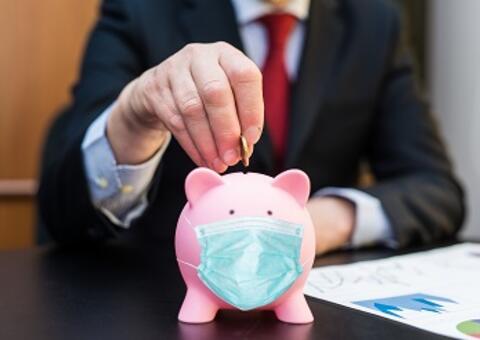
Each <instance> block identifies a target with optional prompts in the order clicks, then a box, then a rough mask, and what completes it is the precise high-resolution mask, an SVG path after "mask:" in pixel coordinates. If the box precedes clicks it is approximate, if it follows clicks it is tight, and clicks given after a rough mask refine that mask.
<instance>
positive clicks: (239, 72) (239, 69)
mask: <svg viewBox="0 0 480 340" xmlns="http://www.w3.org/2000/svg"><path fill="white" fill-rule="evenodd" d="M232 78H233V80H234V81H235V82H236V83H261V82H262V72H260V70H259V69H258V67H256V66H255V65H250V64H246V65H238V66H236V67H235V68H234V69H233V70H232Z"/></svg>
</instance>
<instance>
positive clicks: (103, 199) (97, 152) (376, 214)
mask: <svg viewBox="0 0 480 340" xmlns="http://www.w3.org/2000/svg"><path fill="white" fill-rule="evenodd" d="M231 1H232V3H233V6H234V9H235V13H236V17H237V22H238V26H239V30H240V35H241V38H242V41H243V45H244V47H245V53H246V54H247V55H248V56H249V57H250V58H251V59H252V60H253V61H254V62H255V63H256V64H257V66H259V68H261V67H262V66H263V63H264V61H265V58H266V55H267V49H268V41H267V39H268V37H267V34H266V30H265V28H264V26H263V25H262V24H261V23H259V22H257V21H256V19H258V18H260V17H261V16H263V15H265V14H269V13H272V12H274V11H276V10H277V9H276V8H275V6H273V5H271V4H269V3H268V2H265V1H259V0H231ZM309 6H310V0H291V1H290V2H288V3H287V5H286V7H284V8H283V9H282V11H283V12H287V13H290V14H292V15H294V16H295V17H296V18H298V22H297V24H296V27H295V28H294V29H293V31H292V33H291V35H290V37H289V41H288V44H287V52H286V55H285V62H286V67H287V73H288V75H289V77H290V79H291V80H294V79H295V78H296V76H297V70H298V66H299V62H300V54H301V51H302V47H303V42H304V38H305V20H306V18H307V17H308V10H309ZM110 110H111V107H110V108H108V109H107V110H105V112H104V113H103V114H101V115H100V116H99V117H98V118H97V119H96V120H95V121H94V122H93V123H92V125H91V126H90V127H89V129H88V131H87V133H86V135H85V138H84V140H83V143H82V150H83V156H84V163H85V170H86V174H87V179H88V185H89V188H90V195H91V199H92V202H93V204H94V206H95V207H96V208H97V209H99V210H100V211H102V212H103V213H104V214H105V215H106V216H107V217H108V218H109V219H110V220H111V221H112V222H113V223H115V224H116V225H118V226H119V227H123V228H128V227H129V226H130V224H131V222H132V221H133V220H134V219H135V218H137V217H139V216H140V215H141V214H142V213H143V211H144V210H145V209H146V207H147V206H148V200H147V192H148V189H149V186H150V183H151V181H152V178H153V176H154V173H155V170H156V168H157V166H158V164H159V162H160V161H161V158H162V156H163V154H164V152H165V150H166V148H167V147H168V144H169V142H170V136H169V137H168V139H167V141H166V142H165V143H164V145H163V147H162V148H161V149H160V150H158V152H157V153H156V154H155V155H154V156H153V157H152V158H151V159H150V160H148V161H147V162H145V163H143V164H140V165H120V164H117V162H116V161H115V157H114V155H113V152H112V150H111V147H110V144H109V142H108V138H107V136H106V133H105V131H106V122H107V118H108V115H109V112H110ZM315 196H338V197H342V198H345V199H348V200H349V201H351V202H352V203H354V204H355V207H356V209H355V211H356V216H355V218H356V219H355V227H354V230H353V234H352V239H351V242H350V245H351V246H354V247H359V246H365V245H370V244H374V243H383V244H385V245H387V246H392V247H393V246H395V241H394V239H393V236H392V230H391V226H390V223H389V220H388V218H387V216H386V215H385V212H384V210H383V208H382V205H381V202H380V201H379V200H378V199H377V198H375V197H373V196H371V195H368V194H366V193H364V192H362V191H359V190H356V189H352V188H333V187H330V188H325V189H322V190H320V191H318V192H316V193H315Z"/></svg>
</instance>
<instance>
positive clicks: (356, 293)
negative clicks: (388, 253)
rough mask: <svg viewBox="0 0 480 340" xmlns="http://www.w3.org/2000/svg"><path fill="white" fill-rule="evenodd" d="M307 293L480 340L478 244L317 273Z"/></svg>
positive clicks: (428, 329) (462, 337)
mask: <svg viewBox="0 0 480 340" xmlns="http://www.w3.org/2000/svg"><path fill="white" fill-rule="evenodd" d="M305 294H306V295H309V296H312V297H315V298H318V299H322V300H327V301H330V302H334V303H338V304H341V305H344V306H347V307H350V308H354V309H358V310H361V311H364V312H368V313H372V314H376V315H379V316H382V317H385V318H388V319H391V320H395V321H398V322H402V323H406V324H408V325H411V326H415V327H418V328H422V329H425V330H427V331H430V332H434V333H438V334H443V335H446V336H451V337H454V338H460V339H475V338H478V339H480V244H472V243H463V244H459V245H454V246H450V247H444V248H439V249H435V250H431V251H426V252H421V253H414V254H409V255H402V256H395V257H391V258H387V259H382V260H374V261H364V262H358V263H353V264H348V265H339V266H328V267H321V268H314V269H313V270H312V271H311V272H310V276H309V278H308V281H307V284H306V286H305Z"/></svg>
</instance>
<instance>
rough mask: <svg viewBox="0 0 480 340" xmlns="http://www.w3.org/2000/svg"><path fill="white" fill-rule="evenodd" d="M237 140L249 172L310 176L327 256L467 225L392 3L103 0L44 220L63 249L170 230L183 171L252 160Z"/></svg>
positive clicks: (51, 176)
mask: <svg viewBox="0 0 480 340" xmlns="http://www.w3.org/2000/svg"><path fill="white" fill-rule="evenodd" d="M262 75H263V80H262ZM264 109H265V114H264ZM264 125H265V128H264ZM262 131H263V132H262ZM240 134H243V135H244V136H245V137H246V139H247V142H248V144H249V146H250V148H251V149H254V152H253V153H252V155H251V160H250V163H251V166H250V168H249V169H248V170H249V171H254V172H260V173H265V174H268V175H275V174H276V173H278V172H279V171H280V170H281V169H286V168H294V167H295V168H300V169H302V170H304V171H305V172H307V174H308V175H309V176H310V179H311V183H312V197H311V198H310V200H309V203H308V210H309V211H310V213H311V215H312V219H313V222H314V225H315V229H316V244H317V252H318V253H322V252H325V251H328V250H332V249H336V248H339V247H343V246H354V247H357V246H364V245H370V244H383V245H386V246H390V247H402V246H406V245H409V244H413V243H420V242H424V243H426V242H431V241H434V240H438V239H441V238H446V237H450V236H452V235H453V234H454V233H455V232H456V231H457V230H458V229H459V227H460V226H461V223H462V220H463V217H464V203H463V194H462V190H461V188H460V186H459V185H458V183H457V181H456V180H455V178H454V176H453V174H452V169H451V165H450V162H449V160H448V158H447V156H446V152H445V148H444V146H443V144H442V142H441V139H440V137H439V134H438V131H437V129H436V127H435V124H434V122H433V120H432V117H431V115H430V114H429V111H428V107H427V105H426V104H425V102H424V101H423V100H422V99H421V98H420V96H419V95H418V93H417V92H416V89H415V82H414V72H413V68H412V63H411V61H410V59H409V56H408V53H407V51H406V49H405V46H404V45H403V41H402V30H401V25H400V19H399V15H398V13H397V11H396V10H395V9H394V7H393V6H392V4H390V3H389V2H388V1H382V0H365V1H356V0H330V1H327V0H312V1H309V0H284V1H278V0H277V1H273V0H270V1H261V0H231V1H226V0H183V1H174V0H162V1H159V0H145V1H130V0H105V1H104V2H103V4H102V10H101V15H100V19H99V21H98V23H97V25H96V27H95V29H94V30H93V32H92V34H91V37H90V40H89V42H88V45H87V48H86V53H85V57H84V61H83V66H82V70H81V73H80V79H79V81H78V84H77V85H76V87H75V89H74V100H73V103H72V104H71V105H70V107H69V108H68V109H67V110H66V111H65V112H63V113H62V114H61V115H60V116H59V117H58V119H57V120H56V121H55V123H54V124H53V126H52V128H51V130H50V133H49V136H48V139H47V143H46V146H45V152H44V158H43V164H42V175H41V186H40V190H39V206H40V216H41V218H42V220H43V222H44V223H45V225H46V226H47V227H48V228H49V230H50V232H51V235H52V236H53V237H54V238H55V239H56V240H57V241H58V242H63V243H70V242H83V241H102V240H105V239H108V238H111V237H119V238H121V237H127V238H134V239H139V240H141V241H142V242H146V241H148V240H158V239H167V240H173V234H174V230H175V225H176V220H177V217H178V215H179V213H180V210H181V208H182V206H183V205H184V203H185V196H184V191H183V183H184V180H185V177H186V175H187V174H188V173H189V172H190V171H191V170H192V169H193V168H194V167H196V166H207V167H210V168H212V169H214V170H215V171H218V172H225V171H238V170H239V169H241V167H239V165H238V162H239V160H240V150H239V147H238V141H239V136H240ZM362 161H367V162H368V163H369V164H370V167H371V169H372V172H373V175H374V176H375V179H376V181H375V183H373V184H371V185H370V186H368V187H358V175H359V165H360V164H361V162H362Z"/></svg>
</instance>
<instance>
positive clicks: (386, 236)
mask: <svg viewBox="0 0 480 340" xmlns="http://www.w3.org/2000/svg"><path fill="white" fill-rule="evenodd" d="M315 196H337V197H341V198H344V199H347V200H349V201H350V202H352V203H353V204H355V207H356V209H355V211H356V213H355V225H354V229H353V232H352V237H351V239H350V244H349V245H347V246H351V247H354V248H359V247H364V246H370V245H374V244H382V245H385V246H387V247H390V248H396V247H397V242H396V240H395V239H394V236H393V231H392V226H391V223H390V221H389V219H388V217H387V215H386V214H385V211H384V210H383V207H382V203H381V202H380V200H379V199H378V198H376V197H373V196H371V195H369V194H367V193H365V192H363V191H360V190H357V189H352V188H334V187H329V188H325V189H321V190H319V191H317V192H316V193H315Z"/></svg>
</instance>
